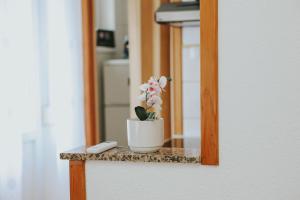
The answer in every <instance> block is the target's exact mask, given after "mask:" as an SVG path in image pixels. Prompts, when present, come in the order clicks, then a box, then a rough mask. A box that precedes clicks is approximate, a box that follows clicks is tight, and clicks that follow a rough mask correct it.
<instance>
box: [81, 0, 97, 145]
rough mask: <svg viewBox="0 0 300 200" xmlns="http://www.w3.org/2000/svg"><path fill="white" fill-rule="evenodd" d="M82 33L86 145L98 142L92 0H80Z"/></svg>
mask: <svg viewBox="0 0 300 200" xmlns="http://www.w3.org/2000/svg"><path fill="white" fill-rule="evenodd" d="M81 5H82V34H83V64H84V70H83V71H84V115H85V134H86V145H87V146H91V145H95V144H97V143H99V141H100V132H99V130H100V129H99V113H98V110H99V109H98V107H99V105H98V92H97V91H98V90H97V70H96V33H95V31H94V1H93V0H82V1H81Z"/></svg>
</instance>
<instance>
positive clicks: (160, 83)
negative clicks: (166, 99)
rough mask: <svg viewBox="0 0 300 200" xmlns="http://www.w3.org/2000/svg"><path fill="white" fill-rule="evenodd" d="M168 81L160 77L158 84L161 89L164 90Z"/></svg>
mask: <svg viewBox="0 0 300 200" xmlns="http://www.w3.org/2000/svg"><path fill="white" fill-rule="evenodd" d="M167 82H168V79H167V78H166V77H165V76H162V77H160V79H159V81H158V83H159V86H160V87H161V88H165V87H166V85H167Z"/></svg>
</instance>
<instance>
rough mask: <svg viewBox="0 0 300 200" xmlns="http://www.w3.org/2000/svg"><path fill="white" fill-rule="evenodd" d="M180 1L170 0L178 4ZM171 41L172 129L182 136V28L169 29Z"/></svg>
mask: <svg viewBox="0 0 300 200" xmlns="http://www.w3.org/2000/svg"><path fill="white" fill-rule="evenodd" d="M180 1H181V0H171V2H180ZM170 41H171V47H170V48H171V49H170V52H171V55H170V59H171V63H170V65H171V76H172V79H173V80H172V83H171V85H172V90H171V91H172V100H173V101H171V102H172V127H173V131H174V134H176V135H182V134H183V107H182V28H181V27H172V26H171V27H170Z"/></svg>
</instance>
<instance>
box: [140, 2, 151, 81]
mask: <svg viewBox="0 0 300 200" xmlns="http://www.w3.org/2000/svg"><path fill="white" fill-rule="evenodd" d="M152 50H153V1H152V0H151V1H149V0H141V58H142V60H141V65H142V70H141V73H142V82H143V83H144V82H146V81H148V79H149V78H150V76H152V75H153V51H152Z"/></svg>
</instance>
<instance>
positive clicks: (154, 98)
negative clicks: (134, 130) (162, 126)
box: [136, 76, 168, 120]
mask: <svg viewBox="0 0 300 200" xmlns="http://www.w3.org/2000/svg"><path fill="white" fill-rule="evenodd" d="M167 82H168V79H167V78H166V77H165V76H162V77H160V78H156V77H154V76H153V77H151V78H150V79H149V80H148V82H147V83H144V84H142V85H140V90H141V91H142V92H141V94H140V95H139V96H138V98H139V100H141V101H144V102H145V103H146V105H147V106H146V107H145V108H144V111H143V112H145V113H146V114H151V116H152V117H149V119H150V120H153V119H158V118H159V117H160V112H161V109H162V106H161V105H162V103H163V102H162V99H161V93H162V92H164V91H165V90H164V88H165V87H166V85H167ZM151 108H154V110H155V112H154V116H153V112H152V111H151V110H149V109H151ZM136 112H137V111H136ZM140 112H142V111H141V110H140V111H139V112H138V113H139V114H141V113H140ZM138 113H137V116H138V117H139V119H140V120H145V119H144V117H143V116H141V115H139V114H138ZM148 116H150V115H148Z"/></svg>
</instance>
